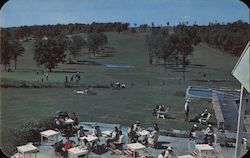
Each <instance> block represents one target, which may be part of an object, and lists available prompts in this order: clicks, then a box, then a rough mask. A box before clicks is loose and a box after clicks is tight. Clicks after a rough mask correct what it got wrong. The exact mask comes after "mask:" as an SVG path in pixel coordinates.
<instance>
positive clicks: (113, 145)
mask: <svg viewBox="0 0 250 158" xmlns="http://www.w3.org/2000/svg"><path fill="white" fill-rule="evenodd" d="M118 135H119V139H118V140H117V141H113V142H111V144H110V146H111V148H112V149H113V150H115V149H119V150H123V144H125V136H124V135H123V134H122V131H121V130H119V132H118Z"/></svg>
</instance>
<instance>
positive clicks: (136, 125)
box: [134, 121, 141, 132]
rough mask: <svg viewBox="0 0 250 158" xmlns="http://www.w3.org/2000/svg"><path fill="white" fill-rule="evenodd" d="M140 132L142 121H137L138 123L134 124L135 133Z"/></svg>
mask: <svg viewBox="0 0 250 158" xmlns="http://www.w3.org/2000/svg"><path fill="white" fill-rule="evenodd" d="M140 130H141V126H140V121H136V122H135V123H134V131H135V132H138V131H140Z"/></svg>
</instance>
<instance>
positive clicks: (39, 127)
mask: <svg viewBox="0 0 250 158" xmlns="http://www.w3.org/2000/svg"><path fill="white" fill-rule="evenodd" d="M54 128H55V126H54V118H53V117H50V118H46V119H44V120H40V121H38V122H34V121H32V122H27V123H24V124H23V125H21V126H20V127H18V128H13V129H9V131H8V132H9V135H10V137H8V138H7V139H6V142H4V143H3V149H4V151H5V154H7V155H9V156H10V155H14V154H15V153H16V152H17V151H16V147H17V146H20V145H24V144H27V143H28V142H32V143H34V144H39V143H40V141H41V140H40V139H41V137H40V132H41V131H44V130H47V129H54Z"/></svg>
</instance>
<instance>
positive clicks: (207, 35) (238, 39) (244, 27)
mask: <svg viewBox="0 0 250 158" xmlns="http://www.w3.org/2000/svg"><path fill="white" fill-rule="evenodd" d="M191 28H192V29H193V30H196V32H197V34H198V37H199V40H200V41H201V42H202V43H206V44H207V45H209V46H212V47H214V48H216V49H219V50H221V51H223V52H226V53H230V54H232V55H234V56H240V55H241V53H242V51H243V50H244V48H245V46H246V44H247V42H248V41H249V37H250V35H249V30H250V25H249V24H247V23H244V22H242V21H241V20H239V21H236V22H234V23H227V24H220V23H210V24H209V25H208V26H198V25H194V26H192V27H191Z"/></svg>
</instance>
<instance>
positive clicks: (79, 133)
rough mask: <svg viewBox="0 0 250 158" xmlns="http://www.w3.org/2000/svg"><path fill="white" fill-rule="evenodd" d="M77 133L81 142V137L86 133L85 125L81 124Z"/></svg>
mask: <svg viewBox="0 0 250 158" xmlns="http://www.w3.org/2000/svg"><path fill="white" fill-rule="evenodd" d="M76 134H77V140H78V143H79V142H80V138H81V137H83V136H85V133H84V130H83V126H80V128H79V129H78V130H77V132H76Z"/></svg>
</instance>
